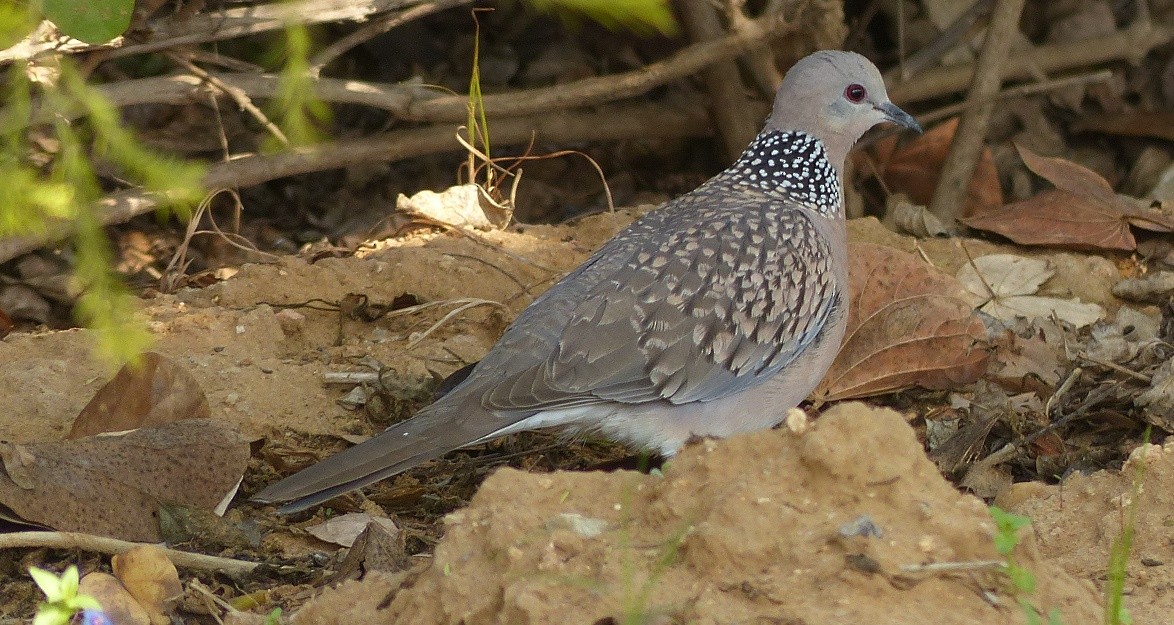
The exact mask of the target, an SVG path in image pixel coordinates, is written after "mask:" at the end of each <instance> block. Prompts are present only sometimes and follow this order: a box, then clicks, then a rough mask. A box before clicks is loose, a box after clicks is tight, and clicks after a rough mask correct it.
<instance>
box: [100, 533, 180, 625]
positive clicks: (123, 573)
mask: <svg viewBox="0 0 1174 625" xmlns="http://www.w3.org/2000/svg"><path fill="white" fill-rule="evenodd" d="M110 566H111V568H112V569H113V570H114V576H115V577H117V578H118V581H120V582H122V585H123V587H125V588H126V590H127V592H129V593H130V594H131V596H132V597H134V598H135V601H138V603H139V605H141V606H142V607H143V609H144V610H146V611H147V614H148V615H149V616H150V617H151V623H152V624H153V625H169V624H170V623H171V617H170V616H168V615H169V614H171V613H172V612H174V611H175V605H176V604H177V603H179V600H180V599H181V598H182V597H183V585H182V584H180V582H179V571H177V570H176V569H175V565H174V564H172V563H171V560H168V559H167V556H166V555H164V553H163V550H162V549H160V548H159V547H157V546H155V545H140V546H138V547H135V548H133V549H131V550H129V551H126V552H123V553H121V554H118V555H116V556H114V557H113V558H111V560H110Z"/></svg>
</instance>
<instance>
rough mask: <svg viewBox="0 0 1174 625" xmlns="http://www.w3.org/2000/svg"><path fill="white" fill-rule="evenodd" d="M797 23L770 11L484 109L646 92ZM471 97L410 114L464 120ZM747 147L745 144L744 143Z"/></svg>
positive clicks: (517, 109) (495, 99)
mask: <svg viewBox="0 0 1174 625" xmlns="http://www.w3.org/2000/svg"><path fill="white" fill-rule="evenodd" d="M796 28H797V27H796V26H795V25H794V24H789V23H787V22H784V21H783V20H781V19H776V18H773V17H771V16H767V17H761V18H758V19H756V20H753V21H750V22H747V23H746V26H745V28H743V29H740V30H739V31H738V32H736V33H733V34H731V35H728V36H726V37H722V38H721V39H717V40H714V41H707V42H705V43H698V44H694V45H691V46H689V47H688V48H685V49H684V50H681V51H680V52H678V53H676V54H674V55H673V56H671V57H669V58H667V59H664V60H662V61H657V62H656V63H652V64H651V65H648V66H645V67H642V68H640V69H638V70H635V71H631V72H627V73H624V74H613V75H609V76H599V77H596V78H585V79H583V80H578V81H575V82H572V83H567V84H562V85H555V86H553V87H545V88H540V89H527V90H524V91H515V92H513V93H505V94H492V95H487V96H485V98H484V99H483V102H484V105H485V113H486V114H487V115H489V116H491V117H492V116H494V115H522V114H526V113H538V112H541V111H549V110H553V109H562V108H569V107H572V106H575V107H578V106H589V105H591V104H598V103H602V102H614V101H616V100H621V99H624V98H632V97H636V96H640V95H644V94H645V93H647V92H648V91H650V90H652V89H653V88H654V87H658V86H660V85H663V84H665V83H668V82H671V81H673V80H677V79H679V78H685V77H688V76H692V75H693V74H695V73H697V72H699V71H701V70H702V69H703V68H705V67H708V66H710V65H712V64H714V63H717V62H719V61H724V60H726V59H732V58H734V57H736V56H740V55H742V54H745V53H746V52H748V51H749V50H751V49H753V48H754V47H755V46H758V45H761V44H762V43H765V42H766V41H768V40H770V39H772V38H774V37H778V36H781V35H783V34H785V33H788V32H792V31H794V30H796ZM467 106H468V98H467V97H466V96H463V95H462V96H443V97H439V98H436V99H433V100H428V101H424V102H413V103H411V104H410V105H409V107H408V111H407V115H406V118H407V119H411V120H416V121H463V120H464V119H465V118H466V117H467V116H468V109H467V108H466V107H467ZM743 147H745V146H743Z"/></svg>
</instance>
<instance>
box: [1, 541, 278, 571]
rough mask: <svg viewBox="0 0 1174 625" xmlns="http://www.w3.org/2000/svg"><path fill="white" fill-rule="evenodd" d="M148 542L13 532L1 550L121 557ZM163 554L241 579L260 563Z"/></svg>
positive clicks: (180, 563)
mask: <svg viewBox="0 0 1174 625" xmlns="http://www.w3.org/2000/svg"><path fill="white" fill-rule="evenodd" d="M145 544H149V543H135V542H130V541H127V540H119V539H117V538H107V537H105V536H94V535H93V534H82V533H79V532H13V533H10V534H0V550H5V549H20V548H28V547H48V548H50V549H81V550H83V551H90V552H94V553H109V554H120V553H126V552H127V551H130V550H131V549H134V548H135V547H142V546H143V545H145ZM159 548H160V549H162V550H163V555H165V556H167V559H168V560H171V563H172V564H174V565H175V566H177V567H181V568H188V569H199V570H203V571H219V572H221V573H225V574H227V575H232V576H241V575H247V574H249V573H251V572H253V570H254V569H256V568H257V567H258V566H261V565H260V564H259V563H257V562H246V561H244V560H233V559H231V558H221V557H217V556H209V555H204V554H202V553H191V552H189V551H179V550H178V549H170V548H167V547H159Z"/></svg>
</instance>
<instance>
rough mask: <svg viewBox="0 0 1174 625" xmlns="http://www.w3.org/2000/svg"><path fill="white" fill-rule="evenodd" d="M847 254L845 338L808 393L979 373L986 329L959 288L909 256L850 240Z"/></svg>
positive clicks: (939, 384) (828, 394) (838, 395)
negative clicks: (848, 295)
mask: <svg viewBox="0 0 1174 625" xmlns="http://www.w3.org/2000/svg"><path fill="white" fill-rule="evenodd" d="M849 259H850V260H849V274H850V280H849V281H850V283H851V305H850V306H849V310H848V330H847V335H846V336H845V338H844V345H843V347H841V348H840V353H839V355H837V356H836V360H835V362H834V363H832V367H831V370H829V371H828V373H827V375H826V376H825V377H824V379H823V382H821V383H820V385H819V386H818V387H817V388H816V390H815V393H814V396H815V397H818V398H820V399H822V400H825V401H831V400H837V399H849V398H854V397H866V396H869V395H879V394H882V393H888V392H892V391H896V390H900V389H903V388H909V387H913V386H920V387H923V388H933V389H944V388H952V387H955V386H958V385H961V384H969V383H971V382H973V381H975V380H977V379H978V378H979V377H981V376H982V374H983V372H984V371H986V363H987V358H988V353H987V351H986V346H985V342H984V337H985V336H986V333H985V330H984V329H983V325H982V321H981V320H980V319H978V317H976V316H975V315H974V311H973V309H972V306H971V305H970V302H969V300H968V299H967V294H966V290H965V289H964V288H963V287H962V285H960V284H958V282H957V281H956V280H954V279H953V278H951V277H950V276H948V275H946V274H943V273H942V272H940V271H938V270H937V269H935V268H934V267H932V266H930V265H929V264H927V263H925V262H923V261H922V260H921V259H919V258H917V257H916V256H913V255H912V254H907V253H905V252H901V251H899V250H895V249H892V248H888V247H884V246H881V245H874V244H870V243H857V244H852V245H851V247H850V251H849Z"/></svg>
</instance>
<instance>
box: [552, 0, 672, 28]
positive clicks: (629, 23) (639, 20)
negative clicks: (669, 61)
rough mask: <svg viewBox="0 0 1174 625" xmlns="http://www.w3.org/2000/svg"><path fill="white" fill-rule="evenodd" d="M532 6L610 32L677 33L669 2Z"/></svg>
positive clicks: (558, 0)
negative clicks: (622, 29)
mask: <svg viewBox="0 0 1174 625" xmlns="http://www.w3.org/2000/svg"><path fill="white" fill-rule="evenodd" d="M530 4H532V5H533V6H534V8H536V9H538V10H539V11H543V12H546V13H554V14H557V15H559V16H560V17H563V18H564V19H570V20H572V21H573V20H574V18H576V17H578V16H586V17H588V18H590V19H592V20H595V21H596V22H599V23H600V24H602V25H604V26H606V27H607V28H611V29H616V28H619V27H625V28H627V29H629V30H631V31H633V32H635V33H637V34H641V35H650V34H652V33H653V32H659V33H660V34H662V35H675V34H676V33H677V21H676V20H675V19H673V12H672V11H671V10H670V9H669V5H668V0H530Z"/></svg>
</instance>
